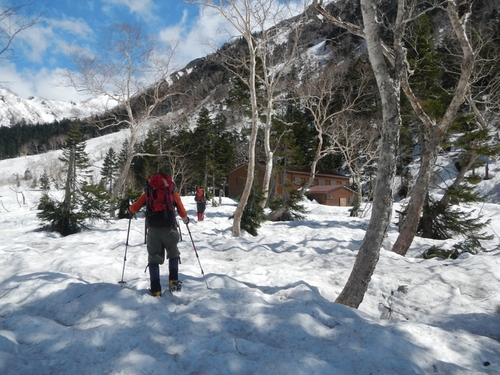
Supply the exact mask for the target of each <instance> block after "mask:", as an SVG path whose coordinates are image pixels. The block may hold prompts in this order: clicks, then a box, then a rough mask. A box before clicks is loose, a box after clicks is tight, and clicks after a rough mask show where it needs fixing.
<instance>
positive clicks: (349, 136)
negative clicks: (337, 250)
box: [326, 113, 380, 217]
mask: <svg viewBox="0 0 500 375" xmlns="http://www.w3.org/2000/svg"><path fill="white" fill-rule="evenodd" d="M326 134H327V136H328V138H329V139H330V142H331V149H332V151H333V152H339V153H340V154H341V155H342V157H343V158H344V160H345V165H346V167H347V169H349V172H350V174H351V179H352V180H353V182H354V186H355V188H354V189H355V190H354V204H353V207H352V208H351V216H353V217H356V216H358V213H359V211H360V208H361V202H362V200H363V181H362V176H363V172H364V171H365V170H366V168H367V167H368V166H370V165H372V164H373V163H374V162H376V160H377V155H378V145H379V140H380V127H379V125H378V124H377V122H376V121H374V120H371V119H367V118H364V117H363V116H359V115H358V116H356V114H352V113H346V114H343V115H342V116H338V117H337V118H335V120H334V122H333V123H332V125H331V126H330V127H329V128H328V129H327V131H326Z"/></svg>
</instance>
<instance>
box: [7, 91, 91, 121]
mask: <svg viewBox="0 0 500 375" xmlns="http://www.w3.org/2000/svg"><path fill="white" fill-rule="evenodd" d="M94 104H95V99H90V100H86V101H82V102H75V101H67V102H66V101H58V100H50V99H45V98H41V97H37V96H30V97H29V98H28V99H25V98H22V97H20V96H19V95H17V94H16V93H14V92H12V91H11V90H9V89H7V88H5V87H3V86H1V85H0V126H8V127H10V126H13V125H16V124H46V123H51V122H54V121H60V120H63V119H72V118H78V119H84V118H86V117H88V116H91V115H93V114H95V113H97V108H96V106H95V105H94Z"/></svg>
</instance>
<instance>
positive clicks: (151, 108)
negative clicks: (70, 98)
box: [65, 24, 177, 215]
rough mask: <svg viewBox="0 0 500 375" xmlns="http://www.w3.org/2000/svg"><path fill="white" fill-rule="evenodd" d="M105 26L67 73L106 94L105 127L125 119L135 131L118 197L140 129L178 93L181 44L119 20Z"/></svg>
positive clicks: (77, 83) (87, 90) (74, 82)
mask: <svg viewBox="0 0 500 375" xmlns="http://www.w3.org/2000/svg"><path fill="white" fill-rule="evenodd" d="M103 32H104V33H105V34H106V38H105V42H104V44H102V45H99V50H98V51H97V52H95V53H94V54H89V53H88V52H87V51H84V50H81V49H77V50H74V51H73V52H72V56H73V61H74V64H75V67H76V69H75V71H70V70H67V71H66V74H65V77H66V78H67V80H68V84H69V85H71V86H73V87H74V88H75V89H76V90H78V91H79V92H82V93H84V94H87V95H91V96H93V97H96V98H99V99H100V100H101V103H102V107H101V108H100V109H101V112H102V113H103V115H102V116H101V117H99V118H98V119H97V120H96V125H97V126H98V127H99V128H105V127H110V126H123V125H125V126H127V128H128V129H129V131H130V135H129V141H128V144H127V145H128V149H127V158H126V160H125V163H124V165H123V168H122V169H121V173H120V176H119V177H118V179H117V181H116V184H115V186H114V188H113V192H112V199H113V200H114V199H116V198H117V197H118V196H119V194H121V192H122V191H123V189H124V185H125V182H126V178H127V176H128V174H129V170H130V165H131V162H132V159H133V157H134V156H135V155H134V146H135V144H136V142H137V140H138V136H139V135H140V131H141V130H143V129H144V127H145V126H146V125H148V124H152V123H154V120H155V119H156V118H157V117H158V116H161V115H165V114H166V113H165V112H163V111H162V104H163V103H164V102H165V101H166V100H167V99H168V98H169V97H172V96H173V95H175V94H177V93H175V92H173V90H172V85H171V82H170V81H169V75H170V74H171V73H172V72H173V67H172V58H173V56H174V54H175V50H176V48H175V45H171V46H168V48H167V49H166V50H162V49H161V48H160V46H159V45H158V43H157V42H156V40H155V39H154V38H153V37H152V36H151V35H148V34H145V33H144V31H143V28H142V27H141V26H137V25H130V24H115V25H112V26H110V27H108V28H105V29H103ZM111 214H112V215H113V208H112V212H111Z"/></svg>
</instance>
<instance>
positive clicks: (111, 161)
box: [101, 147, 119, 193]
mask: <svg viewBox="0 0 500 375" xmlns="http://www.w3.org/2000/svg"><path fill="white" fill-rule="evenodd" d="M118 173H119V172H118V161H117V156H116V153H115V150H114V149H113V147H110V148H109V150H108V152H107V154H106V156H105V157H104V162H103V165H102V169H101V177H102V180H103V184H104V185H105V186H106V189H107V190H108V191H109V192H110V193H111V192H112V190H113V184H114V182H115V178H116V176H117V175H118Z"/></svg>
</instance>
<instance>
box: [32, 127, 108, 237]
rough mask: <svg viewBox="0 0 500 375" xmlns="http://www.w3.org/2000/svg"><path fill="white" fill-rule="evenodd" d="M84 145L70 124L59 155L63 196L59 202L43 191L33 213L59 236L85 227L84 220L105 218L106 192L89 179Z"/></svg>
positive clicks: (78, 131)
mask: <svg viewBox="0 0 500 375" xmlns="http://www.w3.org/2000/svg"><path fill="white" fill-rule="evenodd" d="M85 147H86V143H85V142H83V135H82V133H81V131H80V129H79V128H78V126H74V127H72V128H71V130H70V132H69V134H68V138H67V141H66V144H65V146H64V148H63V156H62V157H61V158H60V160H61V161H62V162H63V163H65V164H66V166H67V174H66V184H65V190H64V199H63V201H62V202H59V201H56V200H54V199H52V198H50V197H49V196H48V194H43V196H42V198H41V199H40V203H39V208H40V209H41V212H39V213H38V214H37V216H38V217H39V218H40V219H41V220H42V221H44V222H48V227H47V229H49V230H54V231H56V232H59V233H61V234H62V235H63V236H67V235H70V234H74V233H77V232H80V231H81V230H82V229H87V228H88V226H87V223H86V222H87V220H106V218H105V212H107V210H108V209H109V194H108V193H107V192H106V191H105V190H104V189H103V188H100V187H99V186H98V185H92V184H90V183H89V180H91V178H90V172H89V167H90V165H89V157H88V154H87V153H86V152H85Z"/></svg>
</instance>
